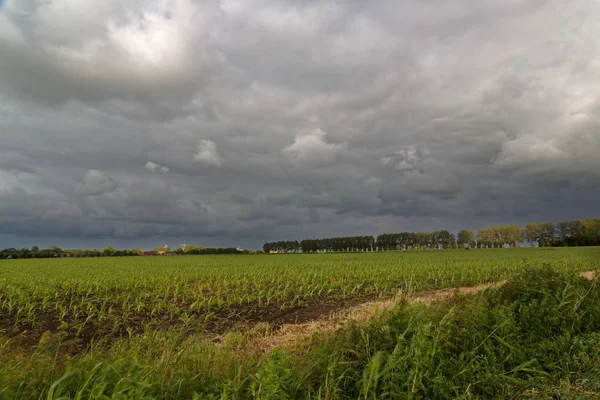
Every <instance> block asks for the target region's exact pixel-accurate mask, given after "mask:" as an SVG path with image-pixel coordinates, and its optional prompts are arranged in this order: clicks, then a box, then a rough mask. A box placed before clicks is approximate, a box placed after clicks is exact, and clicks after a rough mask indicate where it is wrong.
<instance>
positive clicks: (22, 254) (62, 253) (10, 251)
mask: <svg viewBox="0 0 600 400" xmlns="http://www.w3.org/2000/svg"><path fill="white" fill-rule="evenodd" d="M141 254H142V250H141V249H131V250H115V249H113V248H112V247H110V246H109V247H107V248H105V249H104V250H97V249H61V248H60V247H56V246H52V247H49V248H47V249H40V248H39V247H38V246H33V247H32V248H31V249H29V248H27V247H24V248H22V249H16V248H12V247H9V248H6V249H4V250H1V251H0V259H16V258H57V257H126V256H139V255H141Z"/></svg>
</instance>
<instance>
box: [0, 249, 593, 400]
mask: <svg viewBox="0 0 600 400" xmlns="http://www.w3.org/2000/svg"><path fill="white" fill-rule="evenodd" d="M599 250H600V249H597V248H595V249H594V248H587V249H557V250H539V249H515V250H509V249H506V250H492V251H488V250H482V251H449V252H435V253H434V252H431V253H426V252H419V253H388V254H336V255H318V256H317V255H315V256H310V255H309V256H305V255H298V256H274V257H273V256H271V257H269V256H259V257H255V256H241V257H235V256H233V257H231V256H229V257H228V256H215V257H205V256H198V257H179V258H159V259H155V258H152V259H134V258H129V259H101V260H50V261H46V264H41V263H39V260H27V261H26V262H22V261H20V260H19V261H17V262H6V263H0V304H2V307H3V308H0V310H2V312H4V313H5V314H4V316H6V315H8V314H6V313H7V311H6V310H7V308H6V307H9V304H20V305H21V307H22V310H23V311H21V314H24V315H27V305H29V307H31V305H32V304H33V305H34V307H33V314H34V315H35V316H36V318H35V320H36V321H39V323H40V324H42V323H46V322H47V320H52V319H51V318H55V317H56V315H58V313H55V314H53V313H52V310H60V307H63V306H64V307H67V308H68V310H69V311H68V312H67V313H66V314H65V317H64V319H63V320H62V322H61V324H62V326H61V325H58V326H56V328H55V329H47V330H44V331H42V333H41V334H40V335H39V336H32V335H30V332H31V331H35V330H36V325H35V322H34V323H33V324H29V325H27V323H23V324H20V323H17V324H15V325H13V326H10V327H9V328H10V329H12V330H10V329H6V328H5V332H4V336H3V337H2V338H1V339H0V398H2V399H5V398H6V399H11V398H27V399H29V398H47V399H56V398H80V399H83V398H123V399H125V398H139V399H141V398H192V397H195V398H239V399H244V398H272V399H281V398H328V399H334V398H373V399H374V398H510V397H518V396H521V397H527V396H529V397H536V396H537V397H540V398H551V397H548V396H551V395H553V394H556V393H558V394H560V395H561V396H563V397H561V398H597V397H598V392H600V389H599V387H598V385H600V382H599V379H598V378H597V376H598V375H597V373H598V368H600V359H599V358H598V356H597V354H598V350H600V308H599V307H598V304H600V303H599V300H600V289H599V288H598V287H597V286H596V282H595V281H592V282H590V281H586V280H584V279H582V278H579V277H577V276H576V273H575V272H576V271H581V270H592V269H596V268H597V267H598V266H599V265H598V264H599V263H600V257H598V255H599V254H600V253H599ZM81 261H85V262H81ZM109 261H110V262H109ZM28 262H30V263H31V264H28ZM94 262H95V263H94ZM111 262H112V263H111ZM543 265H546V267H545V268H544V269H540V267H541V266H543ZM529 266H534V267H535V268H534V269H531V270H529V268H530V267H529ZM286 278H287V279H289V280H290V283H286V281H285V279H286ZM505 278H512V279H513V280H512V282H511V283H510V284H508V285H507V286H505V287H503V288H500V289H494V290H490V291H488V292H487V293H485V294H483V295H481V296H477V297H476V298H475V299H473V298H469V299H468V300H467V299H456V300H454V301H453V302H451V303H445V304H438V305H434V306H429V307H426V306H423V305H408V304H405V305H400V306H399V307H397V309H396V310H395V311H394V312H393V313H390V314H388V315H383V316H381V317H380V318H378V319H376V320H374V321H373V322H372V323H371V324H370V325H369V326H363V327H358V326H356V327H350V328H348V329H346V330H344V331H342V332H336V333H335V334H324V335H316V336H315V337H313V338H312V339H311V340H310V342H309V343H305V344H302V345H299V346H298V347H297V348H290V349H286V350H276V351H274V352H273V353H272V354H270V355H267V356H257V355H253V354H249V353H246V352H244V351H243V349H245V348H247V347H248V343H244V341H245V340H248V341H250V340H252V338H251V337H250V336H251V335H249V336H248V338H245V337H243V336H242V337H241V338H240V337H238V336H235V335H231V336H230V337H231V338H237V339H235V340H229V341H228V340H225V343H224V344H221V345H216V344H214V343H213V342H211V341H210V340H208V339H207V334H206V333H205V332H204V331H203V330H200V329H196V326H195V325H191V326H187V328H186V325H185V324H173V325H169V324H166V325H159V326H158V327H154V326H152V325H148V326H146V327H144V328H143V329H141V330H140V331H138V332H134V331H131V332H130V333H129V332H128V333H127V334H125V335H120V336H119V335H116V334H114V332H115V331H112V330H111V329H105V330H102V324H103V323H104V324H109V323H112V322H114V321H115V320H116V321H121V322H122V324H124V326H125V327H128V325H127V324H128V323H129V322H130V320H129V319H127V318H140V315H141V316H142V317H145V316H146V315H150V316H151V317H152V313H151V312H148V310H150V307H151V306H152V307H156V304H154V303H158V304H167V306H165V307H167V310H172V311H173V316H172V318H173V319H176V318H180V317H181V315H182V314H181V313H182V311H180V308H181V307H183V306H182V305H185V304H187V303H186V302H187V301H191V300H192V299H196V300H198V299H200V300H201V301H203V302H204V301H210V300H209V299H210V296H212V295H213V294H214V293H221V294H222V295H223V296H225V295H226V294H227V293H228V294H229V295H230V296H232V297H235V296H238V295H239V294H238V290H240V291H241V292H242V293H246V292H244V289H243V288H245V287H246V285H248V286H250V287H252V288H254V290H255V291H260V290H263V289H268V288H271V287H275V288H277V290H280V289H281V287H282V286H279V285H284V284H286V285H288V287H290V288H292V289H290V290H293V292H296V293H302V291H306V290H307V289H306V288H307V287H310V285H311V284H312V285H321V286H322V287H325V288H327V287H328V286H327V285H333V286H335V285H338V286H336V287H338V288H339V287H340V283H339V282H344V284H346V285H350V284H352V285H358V284H360V285H361V288H363V289H361V290H363V291H364V293H369V291H372V293H375V292H381V293H384V294H386V293H393V292H394V291H395V290H396V289H394V285H396V288H397V287H401V288H413V289H417V290H420V289H432V288H439V287H450V286H462V285H474V284H478V283H481V282H487V281H494V280H501V279H505ZM196 285H198V286H201V287H203V288H207V289H208V290H207V291H204V290H203V291H198V290H193V289H191V288H195V287H196ZM307 285H308V286H307ZM283 287H286V286H283ZM7 288H8V289H7ZM364 288H367V289H364ZM219 291H220V292H219ZM155 292H158V293H162V294H163V296H159V295H157V294H156V293H155ZM174 293H176V294H177V295H176V296H175V295H174ZM143 294H145V297H144V296H142V295H143ZM338 295H339V293H338ZM356 295H358V294H356V291H355V292H354V293H353V292H352V291H347V292H346V293H345V294H344V292H341V296H342V298H343V296H348V297H351V296H356ZM320 296H321V295H317V294H312V297H310V296H308V297H306V298H307V299H313V300H315V301H319V300H320V299H321V297H320ZM140 298H141V299H142V300H144V301H145V302H146V303H144V304H148V306H146V308H143V307H142V308H141V310H142V311H143V312H140V313H138V314H136V313H134V312H132V314H130V315H129V317H123V318H120V317H119V316H118V315H117V314H116V313H115V314H110V310H111V308H110V306H112V309H113V310H114V309H115V308H118V306H119V305H120V308H119V311H120V312H123V310H127V309H128V307H131V309H133V310H135V304H136V301H141V300H140ZM74 299H75V300H74ZM242 301H244V300H242ZM252 301H256V300H255V299H254V300H252ZM310 301H312V300H310ZM173 303H174V305H172V304H173ZM90 304H91V305H93V307H96V308H98V309H100V307H107V308H106V309H107V310H108V313H109V315H112V317H110V318H109V317H106V318H104V319H100V320H97V319H94V318H97V314H90V313H89V312H90V311H89V310H93V307H92V306H90ZM153 304H154V305H153ZM13 307H14V306H13ZM69 307H70V308H69ZM73 310H83V311H81V313H82V315H79V316H77V317H75V316H73V315H71V314H69V312H72V311H73ZM86 312H88V314H85V313H86ZM144 313H147V314H144ZM178 313H179V314H178ZM217 314H218V313H217ZM10 315H12V314H10ZM89 315H94V317H91V318H90V317H89ZM159 315H160V316H161V317H162V318H164V316H165V315H166V316H168V315H169V314H168V313H167V314H159ZM11 318H12V319H10V321H11V322H14V321H15V319H14V318H13V317H11ZM84 318H85V319H88V322H89V321H93V322H92V324H91V325H89V326H92V327H94V330H96V329H97V330H98V332H108V335H107V336H106V337H102V336H101V335H98V334H97V335H95V336H92V338H91V340H90V341H88V342H86V346H85V347H81V346H80V344H81V341H82V340H83V339H84V338H82V337H79V336H77V327H78V326H79V325H74V326H73V325H70V324H73V323H80V321H82V320H84ZM4 320H8V318H5V319H4ZM57 321H58V320H54V322H55V323H56V322H57ZM65 325H66V326H65ZM15 329H16V330H17V333H16V334H15ZM27 329H29V330H30V331H28V330H27ZM81 332H84V333H85V332H86V330H85V329H82V330H81ZM92 332H93V331H92ZM111 332H112V333H113V334H112V335H111ZM226 338H227V336H226ZM33 339H35V340H34V341H32V340H33ZM88 339H89V338H88ZM569 396H570V397H569ZM586 396H587V397H586Z"/></svg>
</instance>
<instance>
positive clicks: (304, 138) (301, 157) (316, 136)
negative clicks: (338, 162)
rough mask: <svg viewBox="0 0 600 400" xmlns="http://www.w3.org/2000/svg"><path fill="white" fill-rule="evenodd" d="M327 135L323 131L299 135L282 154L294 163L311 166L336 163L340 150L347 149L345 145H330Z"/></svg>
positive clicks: (316, 130) (317, 130) (318, 130)
mask: <svg viewBox="0 0 600 400" xmlns="http://www.w3.org/2000/svg"><path fill="white" fill-rule="evenodd" d="M326 135H327V133H326V132H325V131H323V130H322V129H320V128H319V129H315V130H314V131H312V132H310V133H307V134H301V135H297V136H296V137H295V139H294V143H292V144H291V145H289V146H287V147H286V148H284V149H283V150H281V153H282V154H283V155H285V156H286V157H288V158H289V159H290V160H291V161H292V162H294V163H298V164H305V165H309V166H323V165H327V164H331V163H333V162H334V161H335V159H336V157H337V154H338V153H339V152H340V150H342V149H344V148H346V144H345V143H341V144H338V143H328V142H326V141H325V136H326Z"/></svg>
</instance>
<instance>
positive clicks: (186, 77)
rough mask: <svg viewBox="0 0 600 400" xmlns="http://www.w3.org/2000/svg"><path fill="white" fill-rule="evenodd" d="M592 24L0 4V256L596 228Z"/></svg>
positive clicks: (551, 11) (418, 9)
mask: <svg viewBox="0 0 600 400" xmlns="http://www.w3.org/2000/svg"><path fill="white" fill-rule="evenodd" d="M598 20H600V5H598V4H597V3H595V2H564V1H557V0H556V1H553V0H533V1H500V0H497V1H496V0H494V1H491V2H485V4H484V3H481V4H473V2H471V1H466V0H458V1H452V2H423V1H417V0H411V1H405V2H397V3H381V4H369V5H365V4H363V3H361V2H341V3H336V2H312V1H308V2H300V1H295V0H286V1H272V0H260V1H258V2H257V1H253V2H250V1H245V0H221V1H216V0H215V1H212V0H211V1H206V2H201V3H200V2H195V1H191V0H161V1H145V0H144V1H133V0H124V1H116V0H107V1H103V2H92V3H90V2H78V1H72V0H54V1H52V2H38V1H34V0H23V1H16V0H6V1H5V2H4V3H3V5H2V6H1V7H0V138H1V139H2V144H1V145H0V146H1V147H0V226H2V230H1V231H0V241H2V243H6V245H14V246H24V245H32V244H34V243H36V242H37V243H42V244H43V243H48V244H52V243H54V244H59V245H64V246H68V245H70V244H78V245H90V246H102V245H106V244H112V245H114V246H118V247H126V246H129V245H130V244H131V245H134V244H135V245H145V244H146V243H148V245H149V246H150V245H153V244H161V243H162V242H163V241H164V239H165V238H172V240H173V241H176V240H181V239H186V240H187V241H188V242H193V241H196V242H199V243H206V244H209V245H242V246H250V247H257V246H259V245H260V244H261V243H262V242H263V241H265V240H272V239H279V238H304V237H316V236H328V235H343V234H353V235H354V234H356V235H359V234H377V233H381V232H386V231H401V230H411V231H418V230H430V229H441V228H447V229H454V230H458V229H460V228H463V227H466V228H478V227H483V226H486V225H487V224H494V223H499V222H501V223H524V222H527V221H537V220H560V219H565V218H585V217H597V216H598V215H597V204H598V201H600V190H599V189H597V188H598V187H600V186H599V184H600V172H599V171H600V157H598V156H597V151H598V150H597V149H598V148H600V100H599V99H598V96H596V95H595V94H596V93H598V92H600V72H599V71H600V68H599V66H600V41H599V40H598V37H600V25H598V23H597V21H598ZM162 244H164V243H162ZM0 247H1V245H0Z"/></svg>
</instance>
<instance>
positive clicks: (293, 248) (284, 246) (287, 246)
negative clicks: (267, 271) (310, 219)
mask: <svg viewBox="0 0 600 400" xmlns="http://www.w3.org/2000/svg"><path fill="white" fill-rule="evenodd" d="M263 251H264V252H265V253H297V252H298V251H300V242H298V241H297V240H281V241H279V242H272V243H265V244H264V245H263Z"/></svg>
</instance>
